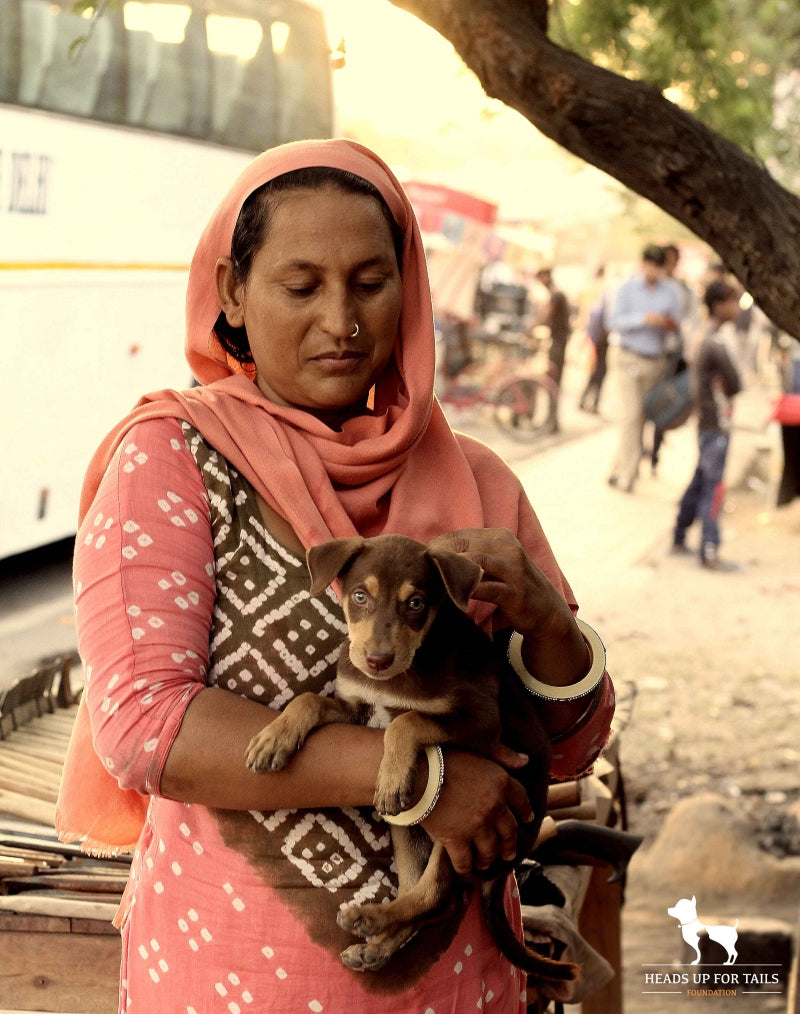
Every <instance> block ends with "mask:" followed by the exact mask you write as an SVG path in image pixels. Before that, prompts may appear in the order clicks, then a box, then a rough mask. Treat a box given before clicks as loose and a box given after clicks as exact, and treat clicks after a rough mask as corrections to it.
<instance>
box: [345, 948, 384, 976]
mask: <svg viewBox="0 0 800 1014" xmlns="http://www.w3.org/2000/svg"><path fill="white" fill-rule="evenodd" d="M340 957H341V959H342V964H343V965H344V966H345V968H351V969H352V970H353V971H354V972H377V971H378V969H379V968H383V966H384V965H385V964H386V962H387V961H388V960H389V958H390V957H391V954H386V953H384V951H383V949H382V948H380V947H376V946H373V945H372V944H369V943H366V944H353V945H352V946H351V947H348V948H347V949H346V950H344V951H342V953H341V955H340Z"/></svg>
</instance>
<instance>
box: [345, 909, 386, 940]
mask: <svg viewBox="0 0 800 1014" xmlns="http://www.w3.org/2000/svg"><path fill="white" fill-rule="evenodd" d="M382 908H384V906H383V905H345V906H344V907H343V908H340V909H339V911H338V912H337V913H336V922H337V923H338V924H339V926H340V927H341V928H342V929H343V930H346V932H348V933H352V934H353V935H354V936H358V937H372V936H375V934H376V933H379V932H380V931H381V930H383V929H384V923H385V920H384V919H382V918H381V915H382V913H381V911H380V910H381V909H382Z"/></svg>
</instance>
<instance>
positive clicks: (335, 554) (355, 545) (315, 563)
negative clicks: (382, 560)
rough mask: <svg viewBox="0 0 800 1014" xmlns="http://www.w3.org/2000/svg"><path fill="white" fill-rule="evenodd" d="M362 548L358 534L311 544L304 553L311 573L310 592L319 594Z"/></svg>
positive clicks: (362, 541) (362, 544)
mask: <svg viewBox="0 0 800 1014" xmlns="http://www.w3.org/2000/svg"><path fill="white" fill-rule="evenodd" d="M363 548H364V540H363V539H362V538H361V537H360V536H359V535H354V536H353V537H352V538H347V539H331V540H330V541H329V542H321V543H320V544H319V545H318V546H312V547H311V549H309V551H308V552H307V553H306V565H307V566H308V571H309V573H310V574H311V594H312V595H319V593H320V592H321V591H324V590H325V589H326V588H327V587H328V585H329V584H330V583H331V581H333V579H334V578H335V577H336V576H337V575H338V574H339V572H340V571H341V569H342V567H344V565H345V564H346V563H347V562H348V560H351V559H352V558H353V557H354V556H355V555H356V554H357V553H360V552H361V550H362V549H363Z"/></svg>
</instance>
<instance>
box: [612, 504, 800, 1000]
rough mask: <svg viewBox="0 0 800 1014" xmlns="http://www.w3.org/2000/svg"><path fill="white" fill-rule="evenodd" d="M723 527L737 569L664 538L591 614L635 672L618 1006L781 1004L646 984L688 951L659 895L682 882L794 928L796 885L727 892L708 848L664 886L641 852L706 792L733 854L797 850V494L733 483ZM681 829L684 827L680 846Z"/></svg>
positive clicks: (627, 746) (723, 906) (719, 902)
mask: <svg viewBox="0 0 800 1014" xmlns="http://www.w3.org/2000/svg"><path fill="white" fill-rule="evenodd" d="M725 525H726V529H725V530H726V553H727V555H728V556H729V557H730V558H731V559H736V561H737V562H740V563H741V564H742V565H743V569H742V571H741V573H732V574H725V575H717V574H714V575H711V574H704V573H701V572H699V568H697V564H696V563H695V562H694V561H690V560H687V559H683V558H675V557H670V556H669V555H667V554H666V553H665V551H664V550H665V549H666V545H665V544H664V543H663V541H662V542H660V543H658V545H657V546H655V547H654V549H653V551H652V552H651V553H649V554H647V555H646V556H645V558H644V559H643V560H642V563H643V565H645V566H649V567H650V568H652V577H651V579H650V580H649V581H647V582H646V583H645V585H644V586H643V587H638V588H637V589H636V590H635V592H634V595H635V599H636V600H635V602H632V601H629V600H628V597H627V596H626V594H625V592H624V589H620V590H619V591H618V593H617V594H616V595H615V596H614V597H613V600H610V601H609V603H608V608H607V612H606V615H605V616H604V618H603V629H604V630H605V631H606V632H607V636H609V639H610V640H611V641H612V642H613V645H614V656H615V665H616V669H617V671H618V672H623V673H637V674H638V675H637V677H636V679H635V682H636V686H637V697H636V703H635V706H634V711H633V717H632V720H631V722H630V725H629V726H628V728H626V729H625V731H624V733H623V736H622V763H623V772H624V776H625V780H626V784H627V796H628V815H629V822H630V829H631V830H632V831H635V832H636V833H638V834H641V835H643V836H644V838H645V842H644V844H643V846H642V848H641V850H640V853H639V855H637V856H636V857H635V858H634V861H633V863H632V866H631V872H630V878H629V882H628V888H627V903H626V908H625V913H624V938H623V946H624V962H625V994H626V1008H625V1009H626V1011H640V1010H641V1011H647V1012H648V1014H662V1012H663V1014H666V1012H667V1011H669V1012H672V1011H674V1010H675V1009H676V1008H677V1009H680V1010H686V1009H687V1008H689V1009H691V1004H692V1003H701V1004H708V1005H713V1007H714V1009H715V1011H717V1012H719V1014H722V1012H728V1011H731V1012H733V1011H735V1012H738V1014H745V1012H748V1014H749V1012H750V1011H782V1010H786V996H785V993H783V992H782V991H779V992H777V993H776V994H772V995H770V994H767V993H766V992H758V993H753V994H747V995H744V994H743V993H742V992H741V990H740V991H738V992H737V995H736V996H731V997H719V996H715V997H709V998H705V999H699V998H696V997H692V998H691V999H690V998H689V997H688V995H686V994H685V993H684V994H683V995H682V996H676V995H658V994H648V995H645V993H644V990H645V989H646V988H647V985H646V982H645V979H644V972H643V966H644V965H646V964H648V963H653V962H664V963H666V962H672V961H680V960H683V961H687V960H688V959H687V958H686V957H685V956H683V957H682V955H681V950H682V946H681V940H680V937H679V927H678V925H677V923H675V922H673V921H672V920H670V919H669V918H667V917H666V916H665V914H664V903H665V902H666V904H674V902H675V901H677V900H678V898H679V897H682V896H685V895H689V894H690V893H694V894H697V895H698V897H699V899H702V898H703V897H706V898H707V899H708V900H709V901H711V900H712V899H713V902H714V905H715V907H714V908H713V909H712V910H713V911H716V912H723V914H724V915H726V916H727V917H730V918H731V920H732V919H733V918H739V917H741V916H743V915H748V916H757V917H761V918H765V917H766V918H780V919H783V920H787V921H789V922H790V923H791V924H792V925H793V926H794V928H795V933H796V928H797V915H798V905H799V903H800V896H798V893H796V892H795V893H794V894H793V896H786V897H777V898H776V897H774V896H772V897H763V896H761V897H760V896H759V892H758V891H756V892H749V893H747V895H745V894H744V893H743V892H740V891H739V890H737V889H735V888H733V887H731V888H730V890H728V891H726V889H725V884H724V883H723V882H721V880H723V879H724V873H723V872H722V871H719V872H715V870H714V861H713V860H714V857H713V855H712V857H711V864H710V866H706V867H705V868H702V869H701V868H698V867H697V866H696V867H694V869H693V872H692V875H691V878H690V879H691V884H689V883H687V884H686V885H685V887H684V886H683V885H680V884H678V883H676V884H675V886H674V889H673V895H674V897H670V896H669V890H670V888H669V887H668V886H666V885H665V884H664V883H663V880H662V879H661V878H660V877H659V876H658V871H656V870H654V869H653V863H652V861H651V860H650V855H651V853H652V850H653V848H654V845H655V843H656V841H657V840H658V836H659V834H660V833H661V832H662V829H663V825H664V821H665V819H666V817H667V816H668V815H669V814H670V812H672V811H673V810H674V808H675V806H676V804H678V803H679V802H680V801H681V800H685V799H687V798H689V797H692V796H697V795H698V794H701V793H705V792H712V793H714V794H717V795H719V796H721V797H723V798H724V799H725V800H726V801H728V802H729V803H730V804H731V808H732V810H733V811H734V812H735V813H736V814H738V815H739V816H741V817H742V818H743V821H744V825H743V834H744V844H745V845H747V844H748V840H749V844H752V845H753V846H754V847H755V849H756V850H757V851H755V852H753V853H752V854H748V859H745V858H744V856H743V859H742V861H743V862H745V861H751V860H754V862H755V863H756V864H758V863H759V861H760V860H759V855H760V854H761V853H762V852H763V854H764V855H765V862H767V861H768V858H767V857H768V856H770V857H778V858H780V857H782V856H784V855H787V854H788V855H790V856H791V855H794V856H796V855H798V854H800V831H799V830H798V823H797V820H798V814H800V809H799V808H798V804H797V801H798V798H800V765H799V764H798V761H800V740H798V732H797V730H798V727H800V690H798V679H797V677H798V675H799V674H800V673H799V670H800V665H799V664H798V652H797V651H796V649H793V648H792V647H791V646H792V644H793V641H794V637H796V634H797V632H798V629H800V624H799V623H798V618H797V603H798V601H800V597H799V596H798V592H800V502H798V501H795V502H794V504H793V505H790V506H787V507H784V508H781V509H780V510H775V509H765V507H764V500H763V497H762V496H761V494H760V493H756V492H754V491H751V490H748V489H740V490H738V491H734V492H733V493H732V494H731V495H730V496H729V500H728V510H727V512H726V515H725ZM687 567H693V568H696V569H697V571H698V573H697V574H696V576H695V578H694V580H693V582H692V584H691V586H690V587H689V588H687V590H686V593H685V594H683V595H677V594H676V582H675V581H674V580H673V578H674V576H675V572H676V571H679V570H681V569H685V568H687ZM643 614H646V615H649V616H657V617H659V622H658V624H657V627H656V629H655V630H653V628H652V625H650V624H648V630H649V633H645V632H644V630H643V628H640V627H639V626H638V625H637V623H636V621H635V619H634V618H635V617H641V616H642V615H643ZM793 632H794V636H793ZM691 838H692V835H691V829H690V828H687V829H686V839H687V843H688V842H689V841H691ZM677 847H681V843H680V841H678V844H677ZM704 858H705V859H706V860H707V859H708V858H709V857H707V856H706V857H704ZM789 862H796V860H789ZM689 865H690V868H691V863H689ZM698 865H701V864H700V863H698ZM765 878H766V874H765ZM654 880H655V883H654ZM679 887H680V890H679ZM700 904H702V900H700ZM796 939H797V938H796V936H795V947H796V946H797V944H796ZM683 971H685V969H683ZM784 971H787V970H784ZM651 988H652V987H651ZM772 988H773V989H774V988H775V987H774V986H773V987H772ZM784 988H785V987H784Z"/></svg>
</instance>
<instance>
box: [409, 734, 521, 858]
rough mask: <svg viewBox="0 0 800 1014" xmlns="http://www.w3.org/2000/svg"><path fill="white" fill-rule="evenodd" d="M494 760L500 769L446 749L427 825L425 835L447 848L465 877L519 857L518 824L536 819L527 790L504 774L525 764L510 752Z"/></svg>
mask: <svg viewBox="0 0 800 1014" xmlns="http://www.w3.org/2000/svg"><path fill="white" fill-rule="evenodd" d="M494 756H495V757H496V758H497V763H496V762H495V761H494V760H488V759H487V758H485V757H479V756H478V755H476V754H472V753H467V752H466V751H463V750H454V749H448V750H447V752H446V754H445V778H444V784H443V785H442V793H441V796H440V797H439V801H438V802H437V804H436V806H435V807H434V808H433V811H432V813H431V815H430V816H429V817H428V818H427V819H426V820H425V821H424V827H425V830H426V831H427V832H428V833H429V834H430V835H431V837H432V838H434V839H435V840H436V841H438V842H440V843H441V844H442V845H443V846H444V848H445V850H446V851H447V854H448V855H449V856H450V861H451V862H452V864H453V868H454V869H455V871H456V873H458V874H460V875H461V876H467V875H469V874H470V873H471V872H472V870H473V869H486V868H487V867H488V866H490V865H491V864H492V863H493V862H494V861H495V860H496V859H497V858H498V857H500V856H502V858H503V859H506V860H512V859H513V858H514V856H515V855H516V853H517V824H518V823H519V822H525V823H527V822H529V821H531V820H533V817H534V814H533V811H532V809H531V805H530V802H529V801H528V796H527V794H526V792H525V789H524V788H523V787H522V785H521V784H520V783H519V782H518V781H517V780H516V779H515V778H513V777H512V776H511V774H509V772H508V771H506V770H505V767H510V768H514V767H522V765H523V764H524V763H525V762H526V758H525V757H523V756H521V755H520V754H518V753H516V752H515V751H513V750H510V749H509V748H508V747H498V749H497V750H496V751H495V754H494ZM501 764H502V765H504V766H503V767H501V766H500V765H501Z"/></svg>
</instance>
